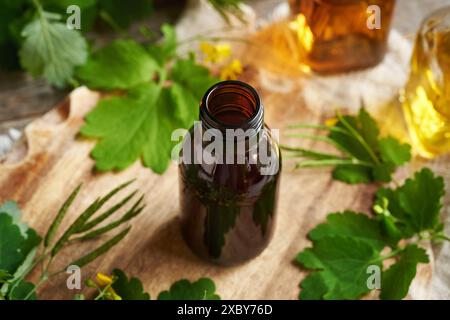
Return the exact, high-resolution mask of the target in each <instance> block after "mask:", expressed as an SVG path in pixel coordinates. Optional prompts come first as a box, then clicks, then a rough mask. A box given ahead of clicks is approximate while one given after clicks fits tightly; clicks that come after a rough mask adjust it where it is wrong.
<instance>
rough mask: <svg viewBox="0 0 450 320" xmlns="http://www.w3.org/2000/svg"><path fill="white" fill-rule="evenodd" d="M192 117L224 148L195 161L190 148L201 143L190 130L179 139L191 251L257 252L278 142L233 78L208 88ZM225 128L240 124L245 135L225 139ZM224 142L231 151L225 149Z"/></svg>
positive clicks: (224, 255) (251, 94)
mask: <svg viewBox="0 0 450 320" xmlns="http://www.w3.org/2000/svg"><path fill="white" fill-rule="evenodd" d="M200 121H201V128H200V129H202V130H203V134H204V133H205V130H208V129H210V130H209V131H211V129H212V132H215V133H217V134H222V136H221V137H220V138H217V136H216V139H222V142H223V147H224V149H223V150H224V152H223V154H221V152H219V151H217V150H216V151H215V152H213V153H211V154H212V155H213V157H214V163H209V164H208V163H206V162H205V161H198V160H199V159H197V161H195V159H196V157H197V156H198V152H196V150H199V147H200V149H201V150H206V149H205V148H207V146H208V145H209V142H205V141H201V140H198V139H196V138H195V132H194V131H195V130H196V129H195V128H191V130H190V134H189V135H187V136H186V138H185V140H184V143H183V150H182V152H181V158H182V161H181V163H180V165H179V176H180V210H181V227H182V232H183V236H184V238H185V240H186V242H187V244H188V245H189V247H190V248H191V249H192V250H193V251H194V252H195V253H196V254H197V255H199V256H201V257H203V258H205V259H207V260H209V261H212V262H214V263H218V264H222V265H230V264H236V263H240V262H243V261H246V260H248V259H251V258H253V257H255V256H257V255H258V254H259V253H261V252H262V251H263V250H264V249H265V248H266V246H267V245H268V243H269V241H270V239H271V237H272V234H273V231H274V227H275V219H276V204H277V198H278V185H279V179H280V171H281V159H280V151H279V147H278V145H277V142H276V141H275V139H273V137H272V133H271V131H270V130H269V129H268V128H267V127H266V126H265V125H264V109H263V106H262V104H261V101H260V98H259V96H258V94H257V93H256V91H255V90H254V89H253V88H252V87H250V86H249V85H247V84H245V83H242V82H239V81H225V82H221V83H218V84H216V85H215V86H213V87H212V88H211V89H209V90H208V92H207V93H206V94H205V97H204V98H203V101H202V104H201V107H200ZM227 129H228V130H229V129H233V130H235V129H238V130H239V129H242V132H245V134H244V135H242V134H241V135H239V134H237V135H236V137H234V138H233V139H229V137H227V136H226V131H227ZM227 143H228V144H229V145H231V146H233V151H230V150H225V149H226V145H227ZM239 143H241V144H240V146H242V147H243V148H240V147H238V144H239ZM262 149H265V150H267V156H268V157H267V158H266V157H262V156H261V153H260V152H259V151H260V150H262ZM230 152H231V153H230ZM188 153H189V155H188ZM238 158H240V159H241V160H243V161H240V162H243V163H238V162H239V161H238ZM219 159H222V160H223V161H222V162H223V163H220V160H219ZM227 159H228V160H227ZM230 159H232V161H231V162H233V163H230ZM200 160H202V159H200ZM194 162H197V164H196V163H194ZM268 169H269V170H268Z"/></svg>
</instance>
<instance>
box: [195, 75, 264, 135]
mask: <svg viewBox="0 0 450 320" xmlns="http://www.w3.org/2000/svg"><path fill="white" fill-rule="evenodd" d="M200 121H202V124H203V126H204V127H205V128H206V129H218V130H220V131H222V132H224V133H225V131H226V130H227V129H242V130H244V131H245V130H248V129H253V130H254V131H256V132H258V131H259V130H260V129H261V128H262V127H263V123H264V108H263V106H262V104H261V100H260V99H259V96H258V93H257V92H256V90H255V89H254V88H253V87H251V86H250V85H248V84H246V83H244V82H241V81H231V80H229V81H223V82H219V83H217V84H215V85H214V86H212V87H211V88H210V89H209V90H208V91H207V92H206V94H205V96H204V98H203V101H202V104H201V106H200Z"/></svg>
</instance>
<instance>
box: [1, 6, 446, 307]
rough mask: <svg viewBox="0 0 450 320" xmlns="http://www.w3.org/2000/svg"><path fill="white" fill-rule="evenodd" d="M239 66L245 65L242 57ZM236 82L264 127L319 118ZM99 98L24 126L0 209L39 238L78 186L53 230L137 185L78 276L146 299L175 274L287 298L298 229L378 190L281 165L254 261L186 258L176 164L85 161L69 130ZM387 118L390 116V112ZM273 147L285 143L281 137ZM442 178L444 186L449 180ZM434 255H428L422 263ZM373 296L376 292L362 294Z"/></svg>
mask: <svg viewBox="0 0 450 320" xmlns="http://www.w3.org/2000/svg"><path fill="white" fill-rule="evenodd" d="M400 2H402V1H400ZM403 2H404V1H403ZM428 2H430V1H428ZM248 60H251V59H249V57H247V61H248ZM243 80H245V81H248V82H249V83H251V84H252V85H253V86H255V87H256V89H257V90H258V91H259V93H260V95H261V97H262V100H263V102H264V106H265V110H266V116H265V119H266V122H267V123H268V124H269V126H271V127H272V128H280V129H282V128H285V127H286V125H287V124H291V123H295V122H313V123H319V122H323V120H325V118H326V116H325V115H323V114H321V113H319V112H314V107H313V106H306V105H305V102H304V101H303V96H302V95H301V94H299V93H300V92H301V90H302V85H301V83H299V82H298V81H295V79H294V81H287V82H285V81H282V82H277V80H276V79H273V78H271V77H270V75H269V74H267V73H265V72H263V71H261V70H259V69H258V68H257V67H256V66H254V65H251V64H249V65H247V67H246V71H245V74H244V76H243ZM278 80H279V79H278ZM291 80H292V79H291ZM15 90H17V89H15ZM44 92H46V91H45V90H44ZM3 94H5V93H3ZM46 94H47V93H46ZM24 96H27V95H24ZM99 98H100V96H99V94H98V93H95V92H91V91H89V90H87V89H86V88H79V89H77V90H75V91H74V92H72V93H71V94H70V97H69V98H67V99H66V100H65V101H63V102H62V103H60V104H59V106H58V107H57V108H55V109H53V110H51V111H49V112H48V113H46V114H45V115H44V116H42V117H40V118H37V119H36V120H34V121H33V122H32V123H31V124H30V125H28V127H27V128H26V131H25V133H26V134H25V137H24V140H23V141H22V142H23V143H21V144H18V145H17V146H16V148H15V149H14V150H13V151H12V152H11V153H10V154H9V155H8V156H7V158H6V159H5V160H4V161H3V162H1V163H0V203H1V202H3V201H6V200H16V201H17V202H18V203H19V205H20V207H21V208H22V211H23V212H24V216H23V218H24V220H25V221H27V222H28V223H29V224H30V225H31V226H32V227H33V228H35V229H37V231H38V232H39V233H41V234H42V233H44V232H45V231H46V229H47V227H48V225H49V223H50V221H51V220H52V219H53V218H54V216H55V214H56V212H57V210H58V208H59V206H60V205H61V204H62V202H63V201H64V199H65V198H66V197H67V196H68V195H69V193H70V192H71V191H72V190H73V189H74V188H75V187H76V186H77V185H78V184H79V183H81V182H83V184H84V186H83V189H82V191H81V193H80V195H79V197H78V199H77V200H76V202H75V203H74V205H73V206H72V208H71V210H70V212H69V213H68V216H67V218H66V220H65V221H64V223H63V226H62V230H64V228H65V227H67V226H68V224H70V222H71V221H73V220H74V219H75V217H76V216H77V214H79V213H80V212H81V210H83V209H85V208H86V206H87V205H88V204H90V203H91V202H92V201H94V200H95V199H96V198H97V197H99V196H102V195H104V194H105V193H107V192H108V191H109V190H110V189H112V188H113V187H115V186H117V185H118V184H119V183H122V182H125V181H127V180H130V179H132V178H136V179H137V180H136V182H135V183H134V184H133V185H132V186H130V187H128V189H127V190H125V191H123V192H122V194H125V193H126V192H128V191H131V190H132V189H133V188H138V189H139V190H140V192H141V193H144V194H145V200H146V203H147V207H146V209H145V210H144V212H143V213H142V214H141V215H140V216H138V217H137V218H136V219H135V220H133V221H132V222H131V224H132V226H133V228H132V230H131V232H130V233H129V235H128V236H127V237H126V238H125V239H124V240H123V241H122V242H121V243H120V244H119V245H118V246H117V247H115V248H114V249H113V250H112V251H110V252H109V253H108V254H107V255H105V256H103V257H101V258H100V259H98V260H97V261H96V262H94V263H92V264H91V265H89V266H88V267H86V268H84V269H83V279H86V278H90V277H93V276H94V275H95V273H96V272H103V273H110V272H111V271H112V269H113V268H121V269H124V270H125V271H126V272H127V273H129V274H131V275H134V276H138V277H139V278H140V279H141V280H142V281H143V283H144V287H145V289H146V290H147V291H148V292H149V293H150V294H151V296H152V297H156V296H157V294H158V293H159V292H160V291H162V290H165V289H167V288H168V287H169V286H170V285H171V284H172V283H173V282H174V281H176V280H179V279H181V278H188V279H190V280H196V279H197V278H199V277H211V278H212V279H213V280H214V281H215V283H216V285H217V292H218V293H219V294H220V295H221V296H222V298H223V299H296V298H297V297H298V293H299V288H298V284H299V282H300V280H301V279H302V278H303V277H304V276H305V275H306V272H304V271H302V270H300V269H299V268H298V267H297V266H295V265H294V264H293V263H292V261H293V258H294V257H295V255H296V254H297V253H298V252H299V251H301V250H302V249H303V248H305V247H307V246H310V242H309V241H308V240H307V237H306V234H307V232H308V231H309V230H310V229H311V228H312V227H314V226H315V225H316V224H318V223H320V222H322V221H323V220H324V218H325V216H326V215H327V214H328V213H329V212H336V211H340V210H345V209H352V210H355V211H364V212H369V209H370V206H371V203H372V199H373V195H374V192H375V190H376V188H377V186H375V185H371V186H358V187H355V186H349V185H346V184H343V183H340V182H335V181H332V179H331V176H330V174H329V171H327V170H302V171H295V170H293V165H292V162H290V161H285V164H284V168H283V173H282V178H281V190H280V198H279V206H278V213H277V215H278V217H277V219H278V220H277V226H276V230H275V234H274V237H273V240H272V241H271V243H270V246H269V247H268V248H267V249H266V250H265V251H264V252H263V253H262V254H261V255H260V256H259V257H257V258H256V259H254V260H252V261H250V262H248V263H246V264H244V265H241V266H236V267H228V268H225V267H219V266H215V265H211V264H209V263H207V262H204V261H203V260H201V259H199V258H197V257H196V256H195V255H194V254H193V253H191V251H190V250H189V248H188V247H187V246H186V244H185V243H184V241H183V239H182V238H181V233H180V226H179V220H178V214H179V206H178V197H179V195H178V176H177V168H176V165H175V164H172V165H171V166H170V168H169V170H168V171H167V172H166V173H165V174H164V175H161V176H159V175H156V174H154V173H152V172H151V171H150V170H149V169H146V168H143V167H142V165H141V164H140V163H135V164H134V165H133V166H132V167H130V168H128V169H127V170H125V171H122V172H115V173H102V174H100V173H96V172H94V171H93V167H94V163H93V161H92V159H91V158H90V157H89V153H90V151H91V150H92V148H93V146H94V144H95V142H94V141H92V140H87V139H83V138H81V137H79V135H78V131H79V128H80V126H81V125H82V123H83V117H84V115H85V114H86V113H87V112H88V111H89V110H91V109H92V108H93V106H95V104H96V103H97V101H98V99H99ZM52 99H56V98H52ZM42 100H45V101H42V105H43V106H44V105H47V104H48V103H49V101H50V99H47V98H43V99H42ZM51 101H53V100H51ZM33 103H35V102H33ZM38 104H40V103H38ZM393 112H394V113H395V112H397V113H398V110H397V111H393ZM282 142H283V143H289V142H292V141H290V140H289V139H287V138H285V137H284V136H282ZM301 146H303V147H322V146H321V145H315V143H312V142H310V141H302V142H301ZM437 163H438V167H439V168H441V171H443V172H450V170H448V168H449V163H450V162H449V160H448V159H445V160H439V161H437ZM423 164H424V163H423V162H422V161H415V162H414V163H413V165H412V167H411V168H405V169H403V170H400V172H399V173H398V179H402V178H404V177H406V176H407V175H408V174H410V171H411V170H412V168H414V169H415V168H418V167H420V166H422V165H423ZM431 165H433V164H431ZM446 181H447V184H450V177H447V178H446ZM447 204H448V201H447ZM98 244H99V242H96V241H90V242H86V243H83V244H80V245H73V246H71V247H69V248H68V249H67V250H66V251H64V252H63V253H62V259H60V260H59V263H60V265H59V267H61V266H63V265H65V264H66V263H68V262H69V261H70V260H72V259H74V258H77V257H79V256H81V255H83V254H84V253H86V252H88V251H89V250H90V249H93V248H95V247H96V246H97V245H98ZM433 252H434V251H433V250H431V249H430V250H429V254H430V255H431V257H433ZM432 260H433V259H432ZM55 269H58V265H56V266H55ZM432 270H433V263H431V264H430V265H426V266H424V265H422V266H420V268H419V271H418V275H417V278H416V280H415V281H414V283H413V287H412V289H411V292H410V298H427V297H428V296H429V286H430V282H431V276H432ZM36 277H37V273H35V274H33V275H32V277H31V278H32V280H36ZM65 280H66V275H64V274H62V275H61V276H59V277H58V278H55V279H53V280H52V281H50V282H49V283H47V284H46V285H45V286H43V287H42V288H41V289H40V290H39V293H40V297H41V298H43V299H62V298H63V299H71V298H72V297H73V295H74V294H75V293H78V292H77V291H71V290H68V289H67V287H66V285H65ZM373 297H375V295H371V296H369V297H368V298H373Z"/></svg>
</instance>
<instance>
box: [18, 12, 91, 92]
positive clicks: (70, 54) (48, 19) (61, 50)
mask: <svg viewBox="0 0 450 320" xmlns="http://www.w3.org/2000/svg"><path fill="white" fill-rule="evenodd" d="M56 20H57V18H56V16H55V15H53V14H48V13H46V12H43V11H40V12H39V17H38V18H37V19H35V20H33V21H31V22H30V23H28V24H27V25H26V26H25V28H24V29H23V31H22V36H23V37H24V39H25V40H24V42H23V44H22V47H21V49H20V52H19V55H20V62H21V65H22V67H23V68H24V69H26V70H27V71H28V72H29V73H30V74H32V75H33V76H43V77H44V78H45V79H46V80H47V81H48V82H49V83H50V84H52V85H54V86H56V87H64V86H65V85H66V84H67V82H68V81H69V80H70V79H71V78H72V76H73V72H74V68H75V67H76V66H79V65H82V64H84V63H85V62H86V58H87V44H86V40H85V39H84V38H83V37H82V36H81V35H80V33H79V32H78V31H76V30H70V29H68V28H67V26H66V25H65V24H63V23H61V22H57V21H56Z"/></svg>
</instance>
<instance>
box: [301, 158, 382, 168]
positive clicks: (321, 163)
mask: <svg viewBox="0 0 450 320" xmlns="http://www.w3.org/2000/svg"><path fill="white" fill-rule="evenodd" d="M339 165H353V166H362V167H370V168H371V167H373V164H371V163H368V162H365V161H361V160H357V159H348V160H340V159H325V160H311V161H303V162H300V163H298V164H297V165H296V167H297V168H310V167H328V166H339Z"/></svg>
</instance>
